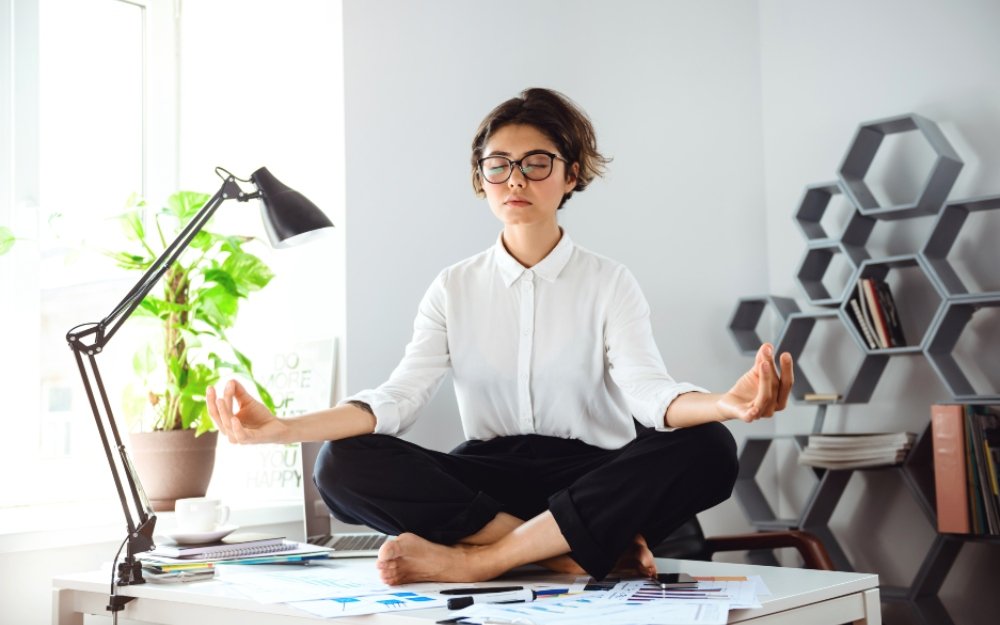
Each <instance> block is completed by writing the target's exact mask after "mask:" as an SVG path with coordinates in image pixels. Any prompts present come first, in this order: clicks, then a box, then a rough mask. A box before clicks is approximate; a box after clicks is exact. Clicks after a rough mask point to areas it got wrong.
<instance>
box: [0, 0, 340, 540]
mask: <svg viewBox="0 0 1000 625" xmlns="http://www.w3.org/2000/svg"><path fill="white" fill-rule="evenodd" d="M180 6H181V2H180V0H0V15H2V16H3V18H4V19H2V20H0V29H2V30H5V31H6V32H4V36H3V37H0V224H3V225H7V226H10V227H11V228H12V229H13V230H14V232H15V235H16V236H18V237H19V238H21V239H22V240H20V241H18V242H17V244H15V246H14V248H13V250H12V251H11V252H10V253H8V254H6V255H5V256H0V327H3V328H4V329H5V330H6V333H5V336H4V340H3V342H0V395H2V397H3V404H2V406H3V407H2V408H0V427H2V428H3V431H4V434H5V436H4V437H3V439H2V442H0V474H2V476H3V477H2V479H0V509H3V508H5V507H6V508H8V509H9V507H10V506H15V505H26V504H31V503H41V502H48V503H52V502H57V501H60V500H62V501H74V500H75V501H79V500H83V499H86V500H90V501H93V500H97V499H100V500H101V501H102V502H112V503H111V504H110V505H102V506H101V507H102V508H106V509H107V510H108V511H109V514H115V513H116V512H117V510H116V506H117V503H116V502H115V500H116V499H117V497H116V496H115V494H114V491H113V489H112V488H111V484H110V480H109V476H108V468H107V462H106V460H105V459H104V451H103V448H102V447H101V444H100V440H99V438H98V436H97V434H96V432H95V428H94V423H93V417H92V416H91V412H90V408H89V406H88V405H87V400H86V396H85V394H84V391H83V387H82V383H81V381H80V375H79V372H78V371H77V369H76V365H75V363H74V361H73V358H72V354H71V352H70V351H69V349H68V347H67V345H66V341H65V335H66V332H67V330H69V329H70V327H72V326H74V325H77V324H79V323H83V322H92V321H98V320H100V319H101V318H103V317H104V316H106V315H107V314H108V313H109V312H110V311H111V309H112V307H113V306H114V305H115V304H116V303H117V302H118V301H119V300H120V299H121V298H122V297H123V296H124V294H125V293H126V292H127V290H128V289H129V288H131V286H132V285H133V284H134V282H135V281H136V280H137V278H138V275H137V274H134V273H126V272H120V271H119V270H117V269H116V268H114V267H113V264H112V263H111V262H110V261H109V260H107V259H105V258H104V257H103V256H102V255H101V254H100V250H101V249H118V247H117V246H116V241H115V240H114V238H113V237H114V236H116V235H117V234H118V233H119V229H118V228H117V227H116V226H115V225H114V224H113V222H110V221H108V218H110V217H111V216H114V215H116V214H118V213H120V212H121V211H122V210H123V208H124V205H125V203H126V200H127V199H128V197H129V195H130V194H132V193H133V192H135V193H141V194H144V195H145V196H146V197H147V198H149V199H150V202H158V201H159V200H158V199H157V198H159V199H162V198H165V197H167V196H168V195H169V194H170V193H171V192H173V191H175V190H178V189H181V188H183V189H192V190H196V191H202V192H207V193H212V192H214V191H215V189H217V188H218V185H219V180H218V179H217V178H215V176H214V175H213V173H212V171H213V167H214V166H215V165H222V166H225V167H227V168H228V169H231V170H232V171H233V172H234V173H235V174H237V175H239V176H241V177H246V176H247V175H248V174H249V173H251V172H252V171H253V170H254V169H256V167H259V166H261V165H266V166H268V167H269V168H271V170H272V171H274V172H275V174H276V175H278V176H279V177H280V178H281V179H282V180H283V181H284V182H286V183H288V184H290V185H291V186H293V187H295V188H297V189H299V190H301V191H302V192H304V193H305V194H306V195H307V196H308V197H310V199H312V200H313V201H315V202H316V203H317V204H318V205H319V206H321V207H322V208H323V209H324V210H325V211H327V212H328V214H329V215H330V216H331V218H332V220H333V221H334V223H335V224H337V225H338V226H341V225H342V224H343V221H344V219H343V189H344V183H343V181H344V171H343V160H344V159H343V156H342V155H343V145H344V143H343V75H342V71H341V68H342V39H341V37H342V29H341V6H340V3H339V2H330V1H329V0H309V1H307V2H296V3H285V4H282V3H262V4H252V3H251V4H247V3H241V2H239V1H238V0H199V2H197V3H185V5H184V8H185V11H186V12H185V14H184V15H183V16H182V15H181V13H180V10H179V8H180ZM237 8H238V9H239V10H235V9H237ZM7 17H9V18H10V19H6V18H7ZM262 24H267V25H268V26H269V27H270V28H271V32H270V33H268V36H267V37H266V45H265V43H262V38H261V37H260V36H259V35H260V33H259V29H260V28H261V25H262ZM8 35H9V36H8ZM181 35H183V37H182V36H181ZM182 50H183V54H181V53H180V52H181V51H182ZM236 60H238V62H236ZM305 61H308V62H305ZM317 63H322V64H323V65H324V66H325V67H328V71H324V72H323V73H322V76H323V79H321V80H317V79H316V75H317V74H316V72H315V66H316V64H317ZM265 65H266V66H267V67H268V72H269V73H270V74H271V75H272V80H271V84H272V87H274V88H272V89H271V90H255V89H253V88H252V87H253V85H254V84H255V83H254V80H256V79H257V78H258V74H257V72H258V70H259V68H260V67H262V66H265ZM220 77H221V79H220ZM275 85H277V86H275ZM289 93H294V94H295V95H296V97H294V98H289V97H288V94H289ZM181 96H183V97H181ZM182 117H183V123H181V121H179V120H180V119H181V118H182ZM262 120H263V121H265V122H269V123H266V124H262V123H261V122H262ZM248 129H252V130H253V132H249V131H248ZM181 146H183V148H184V149H183V152H182V150H181ZM331 146H332V147H331ZM182 154H183V158H182ZM182 166H183V167H182ZM247 206H249V205H246V204H239V205H237V204H236V203H233V202H229V203H226V205H224V206H223V207H222V208H220V211H219V213H217V218H220V219H225V220H229V219H231V220H233V221H234V222H238V224H237V225H236V226H234V228H233V231H236V232H244V231H245V228H246V227H247V226H248V224H255V227H259V220H257V219H256V214H255V212H254V211H252V210H251V211H247V210H245V208H246V207H247ZM239 207H243V208H244V210H243V211H241V210H240V209H239ZM261 234H263V232H262V229H261ZM338 235H340V236H341V237H342V234H341V231H338ZM343 249H344V246H343V244H342V239H341V241H340V242H334V243H327V244H325V245H316V246H306V247H303V248H296V249H294V250H283V251H282V252H281V253H280V254H274V255H273V259H271V258H265V260H266V261H267V262H269V264H271V266H272V268H273V269H274V270H275V272H276V273H277V274H279V275H280V276H281V278H282V280H280V281H279V280H275V281H274V283H272V285H269V287H268V288H267V289H266V290H265V291H263V292H262V293H260V294H255V295H260V297H258V298H257V300H256V301H255V302H254V304H253V305H252V306H247V307H246V309H245V310H243V309H241V312H240V319H239V328H234V329H233V332H232V333H231V334H230V336H231V338H233V340H234V342H235V343H236V344H238V345H240V346H243V345H247V346H248V347H247V350H246V351H247V352H248V355H249V356H250V358H251V359H252V360H254V362H255V364H258V363H260V364H262V365H263V363H264V362H266V361H268V360H269V355H270V354H284V353H288V351H289V350H292V349H299V348H300V347H301V346H303V345H311V344H313V342H314V341H317V340H319V341H329V340H330V339H332V338H333V337H334V336H335V335H336V334H337V332H338V331H342V328H343V308H342V307H343V293H344V288H343ZM303 267H323V268H324V271H325V272H327V273H329V275H330V278H329V284H328V286H327V288H324V289H321V290H320V292H316V291H317V290H316V289H315V288H314V285H313V283H312V280H313V276H314V272H310V271H303V270H302V268H303ZM286 269H287V271H286ZM278 282H280V284H277V283H278ZM304 294H308V297H310V304H311V305H310V306H308V307H303V308H304V310H303V311H301V312H300V311H295V313H297V314H299V316H298V317H296V323H294V324H287V325H288V328H285V329H282V330H281V331H279V330H278V329H276V328H274V324H273V319H274V318H275V316H276V315H288V314H290V313H289V310H288V305H287V303H288V302H289V301H293V300H294V299H296V298H300V297H303V295H304ZM144 331H145V328H143V324H141V323H135V322H134V320H132V319H130V320H129V322H128V323H126V324H125V325H124V326H123V327H122V329H121V331H120V332H119V333H118V334H117V335H116V336H115V339H114V341H112V342H111V344H110V345H109V347H108V348H107V349H106V350H105V352H104V353H102V354H101V358H100V368H101V372H102V374H103V375H104V381H105V384H106V386H107V390H108V395H109V398H110V399H111V400H112V401H113V402H114V401H116V400H118V399H119V398H120V397H121V394H122V390H123V387H124V385H125V383H127V382H128V381H129V380H128V377H129V376H128V373H129V372H131V371H132V366H131V358H132V354H133V351H134V349H135V347H136V346H137V345H138V344H139V342H140V340H139V336H140V335H141V334H142V333H143V332H144ZM262 336H266V337H268V338H269V339H271V340H272V342H273V345H267V346H262V345H260V337H262ZM243 337H247V338H248V339H249V340H244V338H243ZM272 348H273V349H272ZM324 353H325V352H324ZM265 369H266V367H265ZM123 372H124V373H125V375H122V373H123ZM115 413H116V416H117V417H118V421H119V423H121V421H122V418H121V417H122V414H121V411H120V410H119V409H117V408H115ZM228 451H231V450H227V453H228ZM251 451H252V452H253V453H250V452H251ZM247 454H249V455H250V456H252V460H254V461H258V460H257V458H258V457H260V460H259V462H261V463H262V464H263V465H264V468H262V469H260V470H259V471H256V472H255V473H254V475H258V476H261V475H262V476H263V477H260V480H259V481H260V482H261V483H264V484H265V486H268V485H273V484H274V483H276V481H277V479H278V478H276V477H274V476H275V475H278V474H277V473H276V471H278V470H279V469H280V470H281V473H280V477H281V479H282V480H285V481H286V482H287V480H286V479H285V475H286V472H285V467H286V465H288V464H290V463H291V460H289V459H288V452H287V450H283V449H281V448H278V449H275V450H271V451H270V452H269V453H267V454H266V456H267V457H266V458H265V457H264V456H265V451H264V450H261V449H253V450H248V451H247ZM244 455H246V454H244ZM225 463H226V459H225V458H224V457H220V460H219V461H218V462H217V465H216V466H217V469H219V468H220V467H221V470H220V471H218V472H217V474H216V475H217V476H218V477H219V480H218V482H219V483H217V480H216V479H215V478H213V483H212V489H218V490H217V492H219V493H225V496H226V497H229V496H230V494H231V493H232V492H234V489H235V490H239V489H240V488H242V490H243V491H244V492H246V491H250V490H251V488H250V485H248V482H247V479H248V478H247V477H246V475H237V476H236V477H233V478H230V479H231V480H239V481H238V482H236V481H231V482H229V483H226V482H225V480H224V479H223V478H224V477H225V475H226V473H227V467H225V466H224V465H225ZM247 464H250V462H249V461H248V463H247ZM244 466H246V465H244ZM262 472H264V473H262ZM268 480H270V481H268ZM282 484H284V482H283V483H282ZM252 490H253V493H252V495H253V497H254V499H255V500H256V501H259V499H258V496H259V495H260V494H261V491H262V490H268V489H267V488H264V489H262V488H260V487H259V486H254V487H253V489H252ZM270 490H271V491H273V492H272V493H270V494H274V495H275V498H277V496H278V495H279V494H280V493H278V492H277V491H282V492H283V493H284V496H285V497H287V495H288V489H284V488H270ZM264 494H265V495H266V496H269V495H270V494H269V493H266V492H265V493H264ZM0 515H2V510H0ZM2 520H3V518H2V516H0V521H2ZM0 526H2V523H0ZM2 530H3V528H2V527H0V531H2Z"/></svg>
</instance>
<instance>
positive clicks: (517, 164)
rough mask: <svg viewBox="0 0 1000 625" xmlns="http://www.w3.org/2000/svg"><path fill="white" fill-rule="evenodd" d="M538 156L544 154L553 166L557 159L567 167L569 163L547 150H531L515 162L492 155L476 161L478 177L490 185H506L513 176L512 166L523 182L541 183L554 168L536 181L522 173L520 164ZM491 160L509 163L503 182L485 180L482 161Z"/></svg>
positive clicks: (504, 157)
mask: <svg viewBox="0 0 1000 625" xmlns="http://www.w3.org/2000/svg"><path fill="white" fill-rule="evenodd" d="M538 154H544V155H545V156H548V157H549V158H551V159H552V162H553V164H554V163H555V161H556V159H559V160H560V161H562V162H564V163H566V164H567V165H569V161H568V160H566V159H565V158H563V157H561V156H559V155H558V154H556V153H555V152H549V151H547V150H532V151H530V152H528V153H526V154H525V155H524V156H522V157H521V158H519V159H517V160H516V161H515V160H514V159H512V158H508V157H506V156H503V155H501V154H493V155H490V156H484V157H483V158H481V159H479V160H478V161H476V164H477V165H478V166H479V175H480V176H482V178H483V180H485V181H486V182H488V183H490V184H506V183H507V181H508V180H510V177H511V176H513V175H514V166H515V165H516V166H517V168H518V169H519V170H520V171H521V175H522V176H524V179H525V180H530V181H531V182H542V181H543V180H548V179H549V178H550V177H551V176H552V172H553V171H554V170H555V167H550V168H549V173H548V174H547V175H546V176H545V177H544V178H539V179H537V180H536V179H535V178H529V177H528V174H527V172H525V171H524V167H522V166H521V162H522V161H524V159H526V158H528V157H529V156H536V155H538ZM491 158H502V159H504V160H505V161H507V162H508V163H510V169H509V170H508V171H507V177H506V178H504V179H503V180H501V181H499V182H493V181H492V180H490V179H489V178H487V177H486V172H485V171H483V161H485V160H487V159H491Z"/></svg>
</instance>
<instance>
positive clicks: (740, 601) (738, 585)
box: [608, 577, 761, 609]
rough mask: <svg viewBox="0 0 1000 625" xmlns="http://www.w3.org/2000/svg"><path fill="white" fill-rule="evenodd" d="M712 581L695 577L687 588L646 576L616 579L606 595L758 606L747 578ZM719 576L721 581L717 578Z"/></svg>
mask: <svg viewBox="0 0 1000 625" xmlns="http://www.w3.org/2000/svg"><path fill="white" fill-rule="evenodd" d="M713 579H714V580H716V581H699V582H698V583H697V585H695V586H694V587H692V588H690V589H686V588H685V589H681V588H668V589H666V590H663V589H661V588H660V586H659V584H656V583H655V582H652V581H649V580H629V581H623V582H618V583H617V584H615V586H614V588H612V589H611V590H609V591H608V598H609V599H615V600H618V601H638V602H648V601H658V600H663V599H677V600H681V601H684V600H713V601H723V602H725V603H726V604H728V606H729V607H730V608H732V609H742V608H759V607H760V605H761V604H760V601H759V600H758V599H757V582H756V581H755V580H753V579H750V578H741V580H740V581H734V579H733V578H722V577H716V578H713ZM720 580H721V581H720Z"/></svg>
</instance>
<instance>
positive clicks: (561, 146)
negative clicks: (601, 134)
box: [472, 88, 611, 208]
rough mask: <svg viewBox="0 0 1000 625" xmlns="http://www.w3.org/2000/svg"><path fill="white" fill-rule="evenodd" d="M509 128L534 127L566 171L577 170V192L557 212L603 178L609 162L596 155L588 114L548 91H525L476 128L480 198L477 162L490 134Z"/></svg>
mask: <svg viewBox="0 0 1000 625" xmlns="http://www.w3.org/2000/svg"><path fill="white" fill-rule="evenodd" d="M510 124H524V125H526V126H533V127H534V128H537V129H538V130H539V131H541V132H542V133H543V134H544V135H545V136H547V137H548V138H549V139H550V140H551V141H552V142H553V143H554V144H555V145H556V149H557V150H559V155H560V156H562V157H563V158H565V159H566V161H567V168H569V167H572V165H573V163H577V164H579V166H580V171H579V173H578V174H577V182H576V188H575V189H573V190H571V191H570V192H569V193H567V194H566V195H564V196H563V199H562V201H561V202H560V203H559V208H562V207H563V204H565V203H566V200H568V199H569V198H570V196H571V195H573V191H583V190H584V189H586V188H587V185H589V184H590V182H591V181H592V180H593V179H594V178H595V177H597V176H601V175H603V174H604V171H605V169H606V165H607V164H608V163H610V162H611V159H610V158H605V157H604V156H603V155H602V154H601V153H600V152H598V151H597V136H596V135H595V134H594V127H593V125H592V124H591V123H590V118H589V117H587V114H586V113H584V112H583V110H582V109H581V108H580V107H579V106H577V105H576V104H575V103H574V102H573V101H572V100H570V99H569V98H567V97H566V96H564V95H563V94H561V93H559V92H558V91H553V90H551V89H540V88H532V89H525V90H524V91H522V92H521V95H520V96H519V97H516V98H511V99H510V100H507V101H506V102H503V103H501V104H500V105H499V106H497V107H496V108H495V109H493V110H492V111H490V113H489V115H487V116H486V118H485V119H483V121H482V122H481V123H480V124H479V129H478V130H476V136H475V138H474V139H473V140H472V189H473V190H474V191H475V192H476V196H477V197H483V196H484V195H485V192H484V191H483V183H482V180H480V178H479V159H481V158H482V157H483V150H485V149H486V143H487V141H489V139H490V137H491V136H493V133H495V132H496V131H498V130H500V129H501V128H503V127H504V126H508V125H510Z"/></svg>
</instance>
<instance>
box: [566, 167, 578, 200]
mask: <svg viewBox="0 0 1000 625" xmlns="http://www.w3.org/2000/svg"><path fill="white" fill-rule="evenodd" d="M579 179H580V163H573V164H572V165H571V166H570V168H569V170H568V171H567V172H566V190H565V193H569V192H570V191H572V190H573V189H575V188H576V183H577V181H578V180H579Z"/></svg>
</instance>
